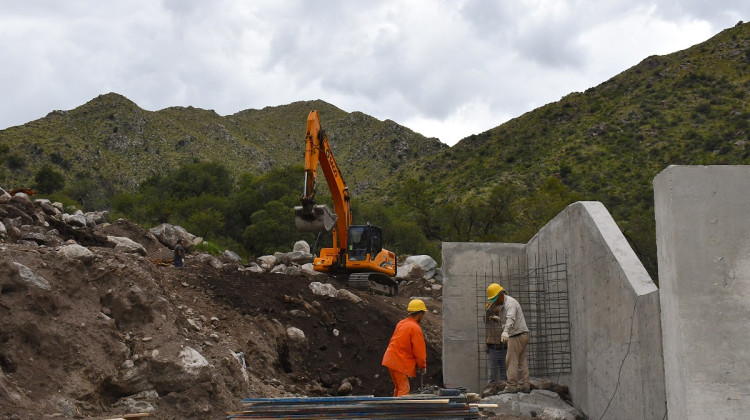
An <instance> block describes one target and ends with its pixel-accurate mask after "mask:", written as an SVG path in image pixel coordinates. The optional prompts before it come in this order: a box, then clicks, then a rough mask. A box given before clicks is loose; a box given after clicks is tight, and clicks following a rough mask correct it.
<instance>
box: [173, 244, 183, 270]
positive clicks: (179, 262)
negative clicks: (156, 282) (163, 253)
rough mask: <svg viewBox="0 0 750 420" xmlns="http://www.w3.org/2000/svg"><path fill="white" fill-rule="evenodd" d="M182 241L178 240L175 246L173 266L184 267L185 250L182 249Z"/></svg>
mask: <svg viewBox="0 0 750 420" xmlns="http://www.w3.org/2000/svg"><path fill="white" fill-rule="evenodd" d="M182 244H183V240H182V239H178V240H177V245H176V246H175V247H174V266H175V267H184V266H185V248H183V247H182Z"/></svg>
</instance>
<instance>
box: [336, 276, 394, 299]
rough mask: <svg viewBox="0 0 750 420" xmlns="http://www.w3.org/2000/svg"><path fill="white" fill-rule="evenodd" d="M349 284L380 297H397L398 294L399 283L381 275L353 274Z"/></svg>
mask: <svg viewBox="0 0 750 420" xmlns="http://www.w3.org/2000/svg"><path fill="white" fill-rule="evenodd" d="M348 284H349V287H351V288H354V289H359V290H369V291H370V292H371V293H375V294H379V295H385V296H395V295H397V294H398V283H397V282H396V281H395V280H393V279H392V278H391V277H388V276H386V275H385V274H381V273H376V272H371V273H352V274H350V275H349V279H348Z"/></svg>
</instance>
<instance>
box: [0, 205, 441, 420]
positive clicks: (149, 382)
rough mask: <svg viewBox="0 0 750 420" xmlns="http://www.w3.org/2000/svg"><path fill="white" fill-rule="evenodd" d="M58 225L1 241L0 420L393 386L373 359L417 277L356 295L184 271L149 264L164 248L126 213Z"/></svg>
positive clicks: (434, 358)
mask: <svg viewBox="0 0 750 420" xmlns="http://www.w3.org/2000/svg"><path fill="white" fill-rule="evenodd" d="M40 217H41V216H40ZM57 222H59V220H58V221H57ZM58 225H59V227H58V228H57V232H58V233H57V235H59V237H60V240H62V241H63V243H62V244H60V245H56V246H44V245H37V244H34V243H31V242H30V241H25V242H22V243H21V242H18V241H16V242H13V241H8V242H6V243H0V414H2V417H3V418H11V419H12V418H18V419H25V418H32V417H34V418H47V417H49V418H52V417H55V418H61V417H62V418H81V417H108V416H114V415H116V414H124V413H132V412H150V413H151V417H153V418H159V419H206V418H217V419H218V418H224V417H225V415H226V412H227V411H232V410H235V409H237V408H238V407H239V405H240V403H241V400H242V398H247V397H278V396H315V395H340V394H348V393H351V394H356V395H375V396H387V395H390V393H391V391H392V386H391V383H390V378H389V376H388V372H387V370H386V369H385V368H383V367H382V366H380V360H381V358H382V355H383V352H384V351H385V348H386V346H387V343H388V339H389V338H390V334H391V333H392V331H393V327H394V326H395V324H396V323H397V322H398V320H400V319H401V318H403V317H404V315H405V314H404V308H405V306H406V303H407V302H408V300H409V297H410V295H412V294H413V293H414V292H416V291H418V290H416V289H415V288H414V287H412V288H408V289H405V290H406V291H405V292H403V294H402V295H400V296H397V297H385V296H377V295H371V294H368V293H363V292H359V291H355V290H351V292H353V293H354V294H356V295H357V296H359V297H360V298H361V299H362V301H360V302H358V303H355V302H353V301H351V300H348V299H337V298H329V297H326V296H320V295H316V294H314V293H313V291H312V290H311V288H310V283H311V282H313V281H320V278H318V277H316V278H314V279H313V278H309V277H307V276H304V275H300V276H289V275H281V274H269V273H252V272H249V271H245V270H239V269H238V267H239V266H238V265H236V263H231V262H229V261H225V264H224V266H223V267H222V268H214V267H213V266H211V265H210V264H207V263H201V262H199V261H198V260H197V259H195V258H194V257H195V255H194V254H193V255H190V254H189V255H188V259H187V264H186V268H183V269H179V268H175V267H171V266H166V267H165V266H161V265H159V264H155V263H154V261H158V260H163V259H169V258H171V251H170V250H169V249H168V248H166V247H164V246H163V245H161V244H160V243H159V242H158V240H156V239H155V238H154V237H153V235H151V234H150V233H149V232H148V231H147V230H144V229H142V228H140V227H138V226H136V225H134V224H132V223H129V222H127V221H124V220H121V221H118V222H117V223H113V224H111V225H110V224H104V225H100V226H98V227H97V228H95V229H90V228H85V227H81V228H75V227H71V226H70V225H67V224H62V223H58ZM21 230H22V229H21ZM107 236H122V237H128V238H130V239H132V240H134V241H135V242H138V243H139V244H141V245H142V246H143V247H144V248H145V249H146V251H147V254H146V255H145V256H143V255H139V254H136V253H123V252H121V251H116V250H115V249H114V246H113V245H112V244H111V243H108V242H107V240H106V237H107ZM71 240H75V241H76V242H75V243H73V242H71ZM66 241H67V242H66ZM78 245H85V246H86V249H88V251H90V254H89V253H87V252H85V250H83V251H81V250H80V249H78V248H75V247H77V246H78ZM72 251H76V252H72ZM333 284H334V286H335V287H336V288H337V289H338V288H343V286H342V285H341V284H338V283H335V282H334V283H333ZM427 305H428V308H429V309H430V310H431V311H432V310H435V311H436V312H437V313H436V314H435V313H431V314H430V315H429V316H428V317H426V320H425V321H424V322H423V329H424V330H425V336H426V338H427V341H428V378H427V379H426V383H430V384H435V385H442V380H441V376H442V373H441V371H440V365H441V362H440V354H441V347H440V346H441V329H440V326H441V320H440V314H439V313H440V310H441V309H440V301H439V297H437V296H436V299H435V300H428V301H427ZM300 332H301V334H300ZM302 335H303V336H304V338H302ZM243 363H244V366H246V368H243ZM346 384H348V385H346ZM418 385H419V384H418V383H416V381H415V382H413V383H412V386H414V387H417V386H418Z"/></svg>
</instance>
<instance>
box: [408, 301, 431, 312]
mask: <svg viewBox="0 0 750 420" xmlns="http://www.w3.org/2000/svg"><path fill="white" fill-rule="evenodd" d="M406 311H407V312H410V313H411V312H427V306H425V304H424V302H423V301H422V299H412V301H411V302H409V306H408V307H407V308H406Z"/></svg>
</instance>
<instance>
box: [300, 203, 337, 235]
mask: <svg viewBox="0 0 750 420" xmlns="http://www.w3.org/2000/svg"><path fill="white" fill-rule="evenodd" d="M337 218H338V216H337V215H336V214H335V213H334V212H333V211H332V210H331V209H330V208H328V206H327V205H325V204H319V205H316V206H313V211H312V214H305V212H304V208H303V207H302V206H296V207H295V208H294V224H295V225H296V226H297V230H298V231H300V232H323V231H326V232H328V231H330V230H331V229H333V227H334V226H336V219H337Z"/></svg>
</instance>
